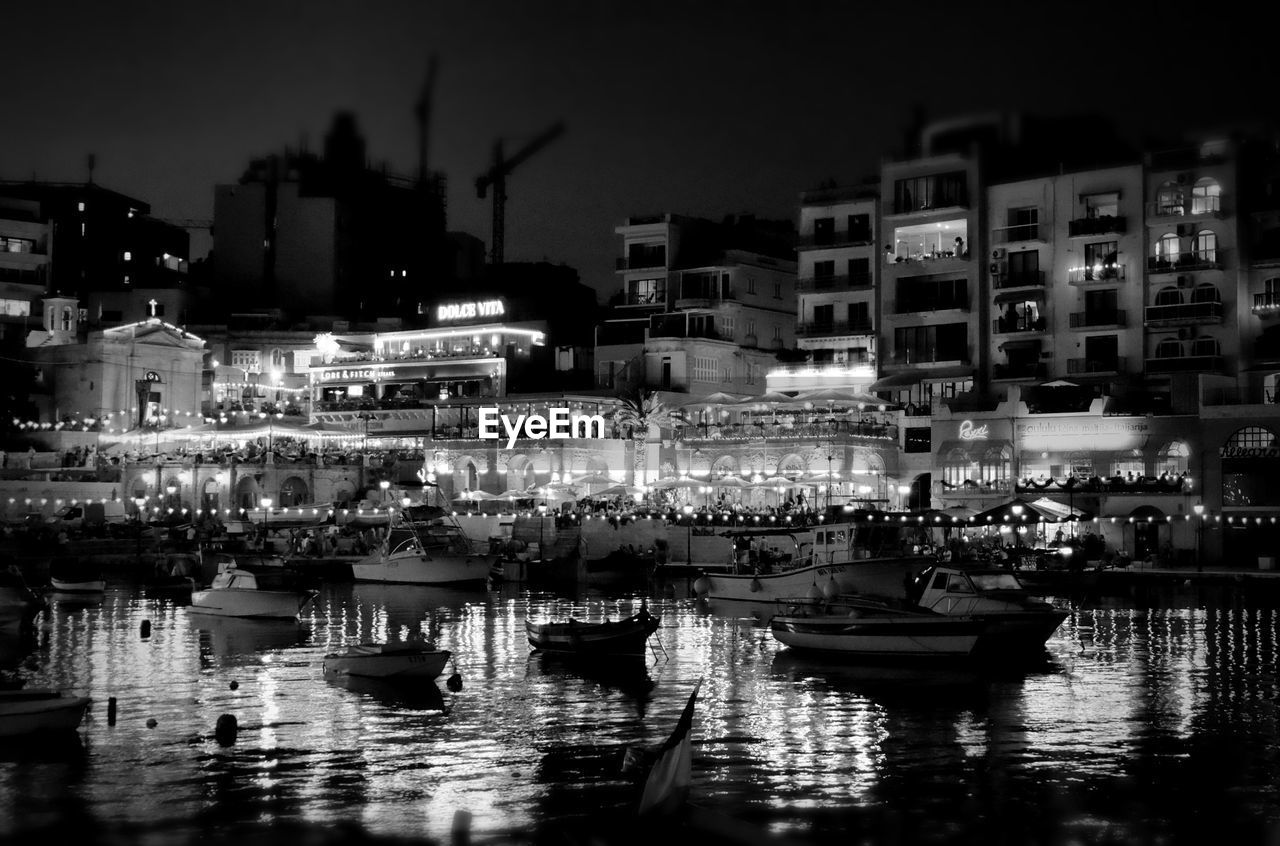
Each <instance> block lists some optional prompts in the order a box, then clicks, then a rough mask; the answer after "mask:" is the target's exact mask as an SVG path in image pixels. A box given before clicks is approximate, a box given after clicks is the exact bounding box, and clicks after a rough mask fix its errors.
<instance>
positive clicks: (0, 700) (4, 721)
mask: <svg viewBox="0 0 1280 846" xmlns="http://www.w3.org/2000/svg"><path fill="white" fill-rule="evenodd" d="M14 693H15V694H17V695H16V696H2V697H0V737H21V736H25V735H28V734H35V733H45V732H66V731H74V730H75V729H76V728H77V727H78V726H79V725H80V721H81V720H82V719H84V712H85V711H86V710H88V708H89V703H90V702H91V701H92V700H91V699H89V698H88V697H87V696H61V695H58V694H57V693H56V692H55V693H48V694H43V693H38V692H34V691H33V692H28V691H14ZM27 693H33V694H35V695H30V696H28V695H24V694H27Z"/></svg>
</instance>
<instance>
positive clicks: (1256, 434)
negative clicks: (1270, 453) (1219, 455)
mask: <svg viewBox="0 0 1280 846" xmlns="http://www.w3.org/2000/svg"><path fill="white" fill-rule="evenodd" d="M1223 446H1224V447H1226V448H1227V449H1275V448H1276V446H1277V444H1276V436H1275V435H1273V434H1271V430H1270V429H1264V428H1263V427H1261V426H1246V427H1245V428H1243V429H1237V430H1236V433H1235V434H1234V435H1232V436H1231V437H1230V438H1227V442H1226V443H1225V444H1223Z"/></svg>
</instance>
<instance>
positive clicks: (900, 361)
mask: <svg viewBox="0 0 1280 846" xmlns="http://www.w3.org/2000/svg"><path fill="white" fill-rule="evenodd" d="M884 363H885V364H890V365H894V366H898V367H902V366H905V365H917V364H920V365H941V364H956V365H961V364H966V365H967V364H968V363H969V353H968V351H963V352H960V351H957V352H955V353H954V354H951V350H924V351H914V350H906V351H899V352H895V353H894V354H893V355H892V356H890V357H889V358H886V359H884ZM966 378H968V377H966Z"/></svg>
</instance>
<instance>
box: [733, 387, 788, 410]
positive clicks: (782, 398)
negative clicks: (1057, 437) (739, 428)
mask: <svg viewBox="0 0 1280 846" xmlns="http://www.w3.org/2000/svg"><path fill="white" fill-rule="evenodd" d="M794 401H795V397H793V396H791V395H790V394H784V393H783V392H782V391H768V392H766V393H763V394H761V395H760V396H758V397H746V398H745V399H740V400H738V401H737V402H735V403H733V405H737V406H743V407H750V406H754V405H769V404H771V403H788V402H794Z"/></svg>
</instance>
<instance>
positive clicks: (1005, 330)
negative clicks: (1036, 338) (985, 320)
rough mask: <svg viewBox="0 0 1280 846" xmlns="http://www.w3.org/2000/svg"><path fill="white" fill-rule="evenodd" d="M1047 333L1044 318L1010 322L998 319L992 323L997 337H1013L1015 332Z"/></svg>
mask: <svg viewBox="0 0 1280 846" xmlns="http://www.w3.org/2000/svg"><path fill="white" fill-rule="evenodd" d="M1043 331H1045V320H1044V318H1043V317H1037V318H1034V319H1024V318H1015V319H1013V320H1009V319H1007V318H1004V317H997V318H996V319H995V320H993V321H991V332H992V333H993V334H996V335H1011V334H1013V333H1015V332H1043Z"/></svg>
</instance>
